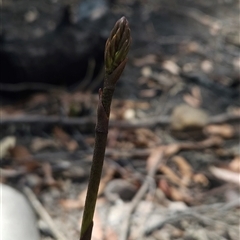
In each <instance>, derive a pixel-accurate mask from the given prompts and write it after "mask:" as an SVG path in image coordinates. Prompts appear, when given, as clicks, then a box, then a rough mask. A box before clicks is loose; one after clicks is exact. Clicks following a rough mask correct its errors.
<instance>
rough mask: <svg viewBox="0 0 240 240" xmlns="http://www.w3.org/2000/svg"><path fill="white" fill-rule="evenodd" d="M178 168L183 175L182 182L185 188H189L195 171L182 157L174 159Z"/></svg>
mask: <svg viewBox="0 0 240 240" xmlns="http://www.w3.org/2000/svg"><path fill="white" fill-rule="evenodd" d="M172 161H173V162H175V163H176V164H177V166H178V169H179V171H180V173H181V181H182V183H183V184H184V185H185V186H189V184H190V183H191V179H192V176H193V169H192V167H191V166H190V164H189V163H188V162H187V161H186V160H185V159H184V158H183V157H181V156H175V157H173V159H172Z"/></svg>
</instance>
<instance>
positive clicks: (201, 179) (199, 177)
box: [193, 173, 209, 187]
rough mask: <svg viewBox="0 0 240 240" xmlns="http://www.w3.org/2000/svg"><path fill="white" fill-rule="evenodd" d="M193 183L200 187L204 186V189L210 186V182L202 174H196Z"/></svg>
mask: <svg viewBox="0 0 240 240" xmlns="http://www.w3.org/2000/svg"><path fill="white" fill-rule="evenodd" d="M193 181H194V182H195V183H197V184H200V185H202V186H204V187H207V186H208V184H209V181H208V179H207V177H206V176H204V175H203V174H201V173H197V174H194V175H193Z"/></svg>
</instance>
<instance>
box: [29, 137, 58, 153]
mask: <svg viewBox="0 0 240 240" xmlns="http://www.w3.org/2000/svg"><path fill="white" fill-rule="evenodd" d="M58 147H59V144H58V143H57V142H56V141H54V140H53V139H46V138H40V137H36V138H34V139H33V140H32V143H31V150H32V151H33V152H39V151H41V150H43V149H46V148H58Z"/></svg>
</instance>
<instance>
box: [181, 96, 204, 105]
mask: <svg viewBox="0 0 240 240" xmlns="http://www.w3.org/2000/svg"><path fill="white" fill-rule="evenodd" d="M183 100H184V102H186V103H187V104H188V105H190V106H191V107H195V108H197V107H200V105H201V102H200V101H199V99H197V98H195V97H193V96H192V95H190V94H184V95H183Z"/></svg>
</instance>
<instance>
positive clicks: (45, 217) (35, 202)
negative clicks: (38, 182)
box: [23, 186, 67, 240]
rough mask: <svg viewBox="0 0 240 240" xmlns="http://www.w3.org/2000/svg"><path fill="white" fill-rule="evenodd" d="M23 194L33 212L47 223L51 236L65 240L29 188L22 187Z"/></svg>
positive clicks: (58, 239)
mask: <svg viewBox="0 0 240 240" xmlns="http://www.w3.org/2000/svg"><path fill="white" fill-rule="evenodd" d="M23 192H24V193H25V195H26V196H27V198H28V200H29V201H30V203H31V204H32V206H33V208H34V210H35V211H36V212H37V214H38V215H39V216H40V217H41V219H42V220H43V221H44V222H46V223H47V225H48V227H49V229H50V230H51V232H52V234H53V235H54V237H55V238H56V239H57V240H67V238H66V237H65V236H64V235H63V234H62V233H61V232H60V231H59V230H58V229H57V228H56V226H55V224H54V221H53V219H52V218H51V216H50V215H49V214H48V212H47V211H46V209H45V208H44V207H43V205H42V204H41V203H40V201H39V200H38V199H37V197H36V195H35V194H34V192H33V191H32V190H31V189H30V188H29V187H26V186H25V187H24V188H23Z"/></svg>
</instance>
